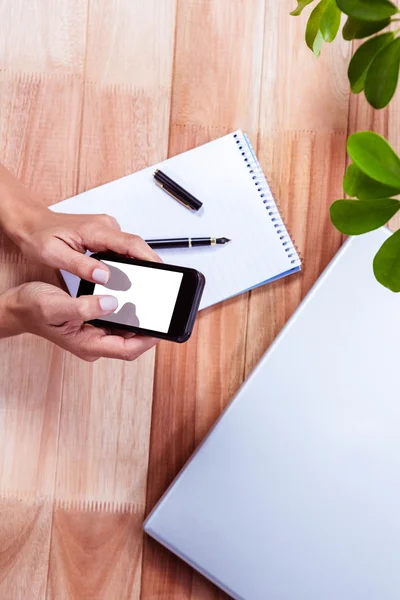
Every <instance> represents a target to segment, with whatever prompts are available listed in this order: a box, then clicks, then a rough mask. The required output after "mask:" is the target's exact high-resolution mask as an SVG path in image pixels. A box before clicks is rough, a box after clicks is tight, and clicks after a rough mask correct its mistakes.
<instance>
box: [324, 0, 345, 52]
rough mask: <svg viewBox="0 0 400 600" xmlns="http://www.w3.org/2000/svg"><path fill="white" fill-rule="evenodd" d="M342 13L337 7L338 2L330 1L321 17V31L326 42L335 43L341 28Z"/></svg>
mask: <svg viewBox="0 0 400 600" xmlns="http://www.w3.org/2000/svg"><path fill="white" fill-rule="evenodd" d="M341 16H342V13H341V12H340V10H339V9H338V7H337V4H336V0H330V2H329V4H328V6H327V7H326V9H325V10H324V14H323V15H322V17H321V25H320V31H321V33H322V37H323V38H324V40H325V42H333V40H334V39H335V37H336V36H337V32H338V31H339V27H340V18H341Z"/></svg>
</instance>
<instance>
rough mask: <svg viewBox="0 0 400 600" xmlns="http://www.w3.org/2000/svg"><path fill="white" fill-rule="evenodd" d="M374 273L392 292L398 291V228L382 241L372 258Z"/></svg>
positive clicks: (399, 246)
mask: <svg viewBox="0 0 400 600" xmlns="http://www.w3.org/2000/svg"><path fill="white" fill-rule="evenodd" d="M374 274H375V277H376V278H377V280H378V281H379V283H381V284H382V285H384V286H385V287H387V288H389V290H391V291H392V292H400V229H399V230H398V231H396V233H393V235H391V236H390V238H388V239H387V240H386V242H384V243H383V245H382V246H381V247H380V249H379V250H378V252H377V254H376V256H375V258H374Z"/></svg>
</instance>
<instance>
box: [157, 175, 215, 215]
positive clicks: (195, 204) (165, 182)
mask: <svg viewBox="0 0 400 600" xmlns="http://www.w3.org/2000/svg"><path fill="white" fill-rule="evenodd" d="M154 179H155V181H156V183H157V184H158V185H159V186H160V187H162V188H163V189H164V190H165V191H166V192H167V193H168V194H170V195H171V196H172V197H173V198H175V200H177V201H178V202H180V203H181V204H183V205H184V206H186V207H187V208H190V209H191V210H194V211H198V210H199V209H200V208H201V207H202V206H203V203H202V202H200V200H198V199H197V198H195V196H193V195H192V194H191V193H190V192H188V191H187V190H185V189H184V188H183V187H182V186H181V185H179V183H176V182H175V181H173V180H172V179H171V178H170V177H168V175H165V173H163V172H162V171H160V170H158V169H157V171H155V173H154Z"/></svg>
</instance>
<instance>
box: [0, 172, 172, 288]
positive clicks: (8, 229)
mask: <svg viewBox="0 0 400 600" xmlns="http://www.w3.org/2000/svg"><path fill="white" fill-rule="evenodd" d="M0 228H2V229H3V230H4V231H5V233H6V234H7V235H8V236H9V237H10V238H11V239H12V240H13V241H14V242H15V243H16V244H17V245H18V246H19V247H20V249H21V250H22V252H23V253H24V254H25V255H26V256H27V257H28V258H30V259H31V260H34V261H37V262H41V263H44V264H46V265H48V266H50V267H54V268H56V269H64V270H65V271H69V272H70V273H73V274H74V275H77V276H78V277H80V278H81V279H86V280H87V281H92V282H94V283H101V284H103V285H104V284H105V283H107V281H108V278H109V275H110V274H109V271H108V268H107V266H106V265H104V264H102V263H99V261H97V260H95V259H94V258H90V257H89V256H85V252H86V250H90V251H91V252H101V251H106V250H111V251H112V252H116V253H117V254H122V255H125V256H130V257H131V258H141V259H143V260H152V261H158V262H160V260H161V259H160V258H159V256H158V255H157V254H156V253H155V252H154V250H152V249H151V248H150V246H148V245H147V244H146V242H145V241H144V240H142V239H141V238H140V237H138V236H136V235H131V234H129V233H123V232H121V228H120V226H119V225H118V223H117V221H116V220H115V219H114V218H113V217H110V216H108V215H67V214H61V213H54V212H52V211H51V210H49V209H48V208H46V207H45V206H44V205H43V203H42V202H40V200H39V199H38V197H37V196H35V194H33V193H32V192H31V191H30V190H28V189H27V188H26V187H25V186H24V185H22V183H21V182H20V181H18V179H16V178H15V177H14V176H13V175H12V174H11V173H10V172H9V171H7V169H5V168H4V167H3V166H1V165H0Z"/></svg>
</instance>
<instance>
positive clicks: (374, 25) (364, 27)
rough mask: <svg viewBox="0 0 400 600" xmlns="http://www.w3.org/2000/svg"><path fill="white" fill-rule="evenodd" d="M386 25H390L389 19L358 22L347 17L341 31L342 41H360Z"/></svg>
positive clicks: (358, 20)
mask: <svg viewBox="0 0 400 600" xmlns="http://www.w3.org/2000/svg"><path fill="white" fill-rule="evenodd" d="M388 25H390V18H387V19H383V20H382V21H360V19H354V17H347V21H346V23H345V24H344V26H343V30H342V35H343V39H344V40H347V41H348V42H349V41H351V40H362V39H363V38H366V37H369V36H370V35H373V34H374V33H377V32H378V31H381V29H385V27H387V26H388Z"/></svg>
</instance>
